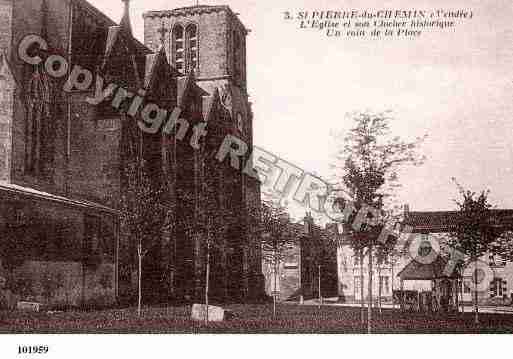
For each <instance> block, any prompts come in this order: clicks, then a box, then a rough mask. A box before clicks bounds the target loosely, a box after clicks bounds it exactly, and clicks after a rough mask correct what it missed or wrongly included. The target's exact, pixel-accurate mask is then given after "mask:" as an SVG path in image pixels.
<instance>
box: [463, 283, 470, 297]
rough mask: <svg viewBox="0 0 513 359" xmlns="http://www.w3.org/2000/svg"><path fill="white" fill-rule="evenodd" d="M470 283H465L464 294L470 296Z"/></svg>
mask: <svg viewBox="0 0 513 359" xmlns="http://www.w3.org/2000/svg"><path fill="white" fill-rule="evenodd" d="M469 285H470V282H466V281H463V293H465V294H468V293H470V287H469Z"/></svg>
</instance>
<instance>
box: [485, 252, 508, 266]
mask: <svg viewBox="0 0 513 359" xmlns="http://www.w3.org/2000/svg"><path fill="white" fill-rule="evenodd" d="M488 264H489V265H490V267H505V266H506V261H505V260H504V259H503V258H502V257H501V256H499V255H494V254H490V255H489V256H488Z"/></svg>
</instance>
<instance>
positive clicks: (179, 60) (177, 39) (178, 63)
mask: <svg viewBox="0 0 513 359" xmlns="http://www.w3.org/2000/svg"><path fill="white" fill-rule="evenodd" d="M173 50H174V52H173V53H174V59H173V61H174V65H175V67H176V69H177V70H178V71H180V72H183V71H184V69H185V43H184V31H183V27H182V26H181V25H176V26H175V27H174V29H173Z"/></svg>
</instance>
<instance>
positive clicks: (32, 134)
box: [26, 66, 53, 175]
mask: <svg viewBox="0 0 513 359" xmlns="http://www.w3.org/2000/svg"><path fill="white" fill-rule="evenodd" d="M26 96H27V97H26V106H27V123H26V167H27V170H28V172H31V173H33V174H35V175H39V174H40V173H41V172H42V171H43V167H44V162H45V160H48V158H46V157H47V156H48V155H49V150H50V149H49V148H47V146H48V144H49V140H50V138H49V137H50V136H51V135H53V134H52V133H51V132H52V131H51V128H52V124H51V123H50V121H51V120H52V118H51V107H52V105H51V101H52V99H53V95H52V87H51V83H50V79H49V78H48V76H47V74H46V72H44V71H43V70H42V69H40V67H39V66H37V67H35V70H34V73H33V74H32V76H31V78H30V79H29V82H28V85H27V88H26Z"/></svg>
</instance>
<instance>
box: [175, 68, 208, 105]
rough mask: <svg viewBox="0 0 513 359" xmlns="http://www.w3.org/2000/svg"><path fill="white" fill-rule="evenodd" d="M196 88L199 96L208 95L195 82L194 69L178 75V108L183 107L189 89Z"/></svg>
mask: <svg viewBox="0 0 513 359" xmlns="http://www.w3.org/2000/svg"><path fill="white" fill-rule="evenodd" d="M193 90H196V91H198V95H199V96H207V95H209V94H208V93H207V92H206V91H205V90H203V89H202V88H200V87H199V86H198V85H197V84H196V76H195V75H194V71H191V72H189V73H188V74H187V75H185V76H182V77H179V78H178V80H177V93H178V98H177V103H178V106H179V107H180V108H184V107H185V105H186V103H185V101H186V100H187V97H188V96H187V95H188V94H189V93H190V91H193Z"/></svg>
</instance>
